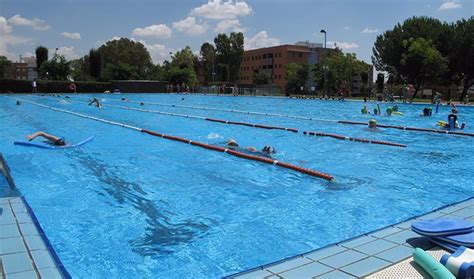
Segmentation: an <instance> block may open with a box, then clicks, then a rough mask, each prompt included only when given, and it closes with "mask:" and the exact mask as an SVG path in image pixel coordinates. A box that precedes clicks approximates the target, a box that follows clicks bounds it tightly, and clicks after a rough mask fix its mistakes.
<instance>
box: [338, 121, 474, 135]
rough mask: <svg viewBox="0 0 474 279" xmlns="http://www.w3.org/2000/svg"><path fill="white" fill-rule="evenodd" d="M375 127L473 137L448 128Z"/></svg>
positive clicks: (360, 123)
mask: <svg viewBox="0 0 474 279" xmlns="http://www.w3.org/2000/svg"><path fill="white" fill-rule="evenodd" d="M338 123H341V124H350V125H367V123H365V122H359V121H347V120H339V121H338ZM377 127H381V128H389V129H398V130H404V131H416V132H427V133H437V134H452V135H458V136H468V137H474V134H472V133H464V132H454V131H449V130H437V129H427V128H417V127H406V126H394V125H385V124H377Z"/></svg>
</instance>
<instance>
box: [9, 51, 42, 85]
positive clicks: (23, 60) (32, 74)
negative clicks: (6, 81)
mask: <svg viewBox="0 0 474 279" xmlns="http://www.w3.org/2000/svg"><path fill="white" fill-rule="evenodd" d="M12 77H13V78H14V79H21V80H33V79H35V78H38V72H37V69H36V58H35V57H33V56H32V57H22V56H21V55H20V60H19V61H18V62H14V63H12Z"/></svg>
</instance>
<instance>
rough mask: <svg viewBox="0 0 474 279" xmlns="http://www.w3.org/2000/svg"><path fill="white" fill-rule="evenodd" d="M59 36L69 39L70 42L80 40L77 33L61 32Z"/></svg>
mask: <svg viewBox="0 0 474 279" xmlns="http://www.w3.org/2000/svg"><path fill="white" fill-rule="evenodd" d="M61 36H63V37H64V38H68V39H71V40H80V39H81V34H79V33H69V32H62V33H61Z"/></svg>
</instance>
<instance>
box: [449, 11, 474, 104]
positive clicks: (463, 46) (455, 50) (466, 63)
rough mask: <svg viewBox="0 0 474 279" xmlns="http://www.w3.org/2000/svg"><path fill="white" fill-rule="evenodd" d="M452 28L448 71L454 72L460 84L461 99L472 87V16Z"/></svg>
mask: <svg viewBox="0 0 474 279" xmlns="http://www.w3.org/2000/svg"><path fill="white" fill-rule="evenodd" d="M451 27H452V28H453V36H452V37H451V38H452V40H451V44H450V45H451V47H450V49H451V51H450V53H449V55H448V57H449V65H450V70H452V71H453V72H455V73H456V74H457V75H456V77H457V79H458V80H459V81H461V82H462V86H463V89H462V94H461V99H462V98H463V97H464V96H465V95H466V93H467V90H468V89H469V88H470V87H471V86H473V85H474V63H473V62H472V61H474V16H473V17H470V18H469V19H467V20H465V19H462V20H458V21H457V22H456V24H454V25H452V26H451Z"/></svg>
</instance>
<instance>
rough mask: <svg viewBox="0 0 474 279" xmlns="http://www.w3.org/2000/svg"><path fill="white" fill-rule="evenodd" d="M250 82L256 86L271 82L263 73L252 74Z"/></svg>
mask: <svg viewBox="0 0 474 279" xmlns="http://www.w3.org/2000/svg"><path fill="white" fill-rule="evenodd" d="M252 82H253V84H256V85H263V84H269V83H270V82H271V78H270V76H269V75H267V74H265V73H260V72H254V73H253V75H252Z"/></svg>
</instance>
